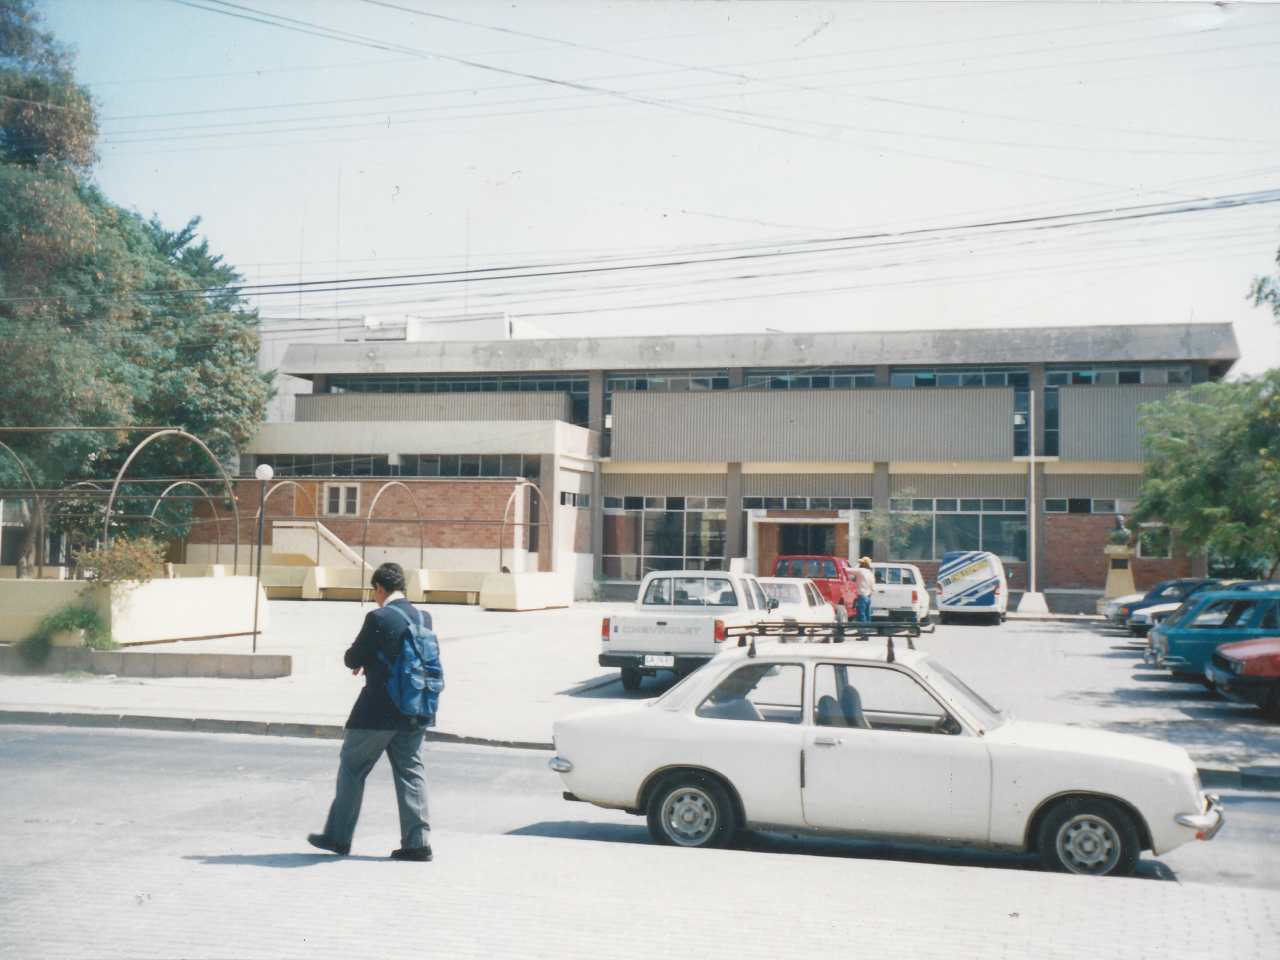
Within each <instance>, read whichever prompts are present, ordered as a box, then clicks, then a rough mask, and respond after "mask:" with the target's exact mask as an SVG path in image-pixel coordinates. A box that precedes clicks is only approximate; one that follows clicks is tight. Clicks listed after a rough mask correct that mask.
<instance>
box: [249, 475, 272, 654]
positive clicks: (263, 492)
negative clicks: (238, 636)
mask: <svg viewBox="0 0 1280 960" xmlns="http://www.w3.org/2000/svg"><path fill="white" fill-rule="evenodd" d="M275 473H276V472H275V471H274V470H273V469H271V464H269V463H260V464H258V469H256V470H254V471H253V475H254V476H255V477H257V478H258V482H259V484H260V486H259V490H258V569H257V573H256V574H255V575H254V584H253V652H254V653H257V652H258V594H260V593H262V527H263V524H265V523H266V522H267V518H266V506H267V481H268V480H270V479H271V478H272V477H274V476H275Z"/></svg>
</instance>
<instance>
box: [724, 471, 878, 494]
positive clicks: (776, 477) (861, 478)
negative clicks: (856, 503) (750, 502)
mask: <svg viewBox="0 0 1280 960" xmlns="http://www.w3.org/2000/svg"><path fill="white" fill-rule="evenodd" d="M742 495H743V496H744V497H869V496H871V474H869V473H744V474H743V475H742Z"/></svg>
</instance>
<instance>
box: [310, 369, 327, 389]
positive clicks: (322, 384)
mask: <svg viewBox="0 0 1280 960" xmlns="http://www.w3.org/2000/svg"><path fill="white" fill-rule="evenodd" d="M311 392H312V393H328V392H329V378H328V376H326V375H325V374H323V373H317V374H316V375H315V376H314V377H312V378H311Z"/></svg>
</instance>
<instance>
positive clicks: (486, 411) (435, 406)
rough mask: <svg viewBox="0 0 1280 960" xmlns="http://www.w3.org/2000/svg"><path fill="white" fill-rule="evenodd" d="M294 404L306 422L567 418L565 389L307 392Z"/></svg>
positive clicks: (299, 419)
mask: <svg viewBox="0 0 1280 960" xmlns="http://www.w3.org/2000/svg"><path fill="white" fill-rule="evenodd" d="M295 402H296V404H297V405H296V407H295V408H294V419H295V420H297V421H299V422H304V423H306V422H309V423H316V422H324V423H341V422H353V421H367V420H381V421H389V420H429V421H448V420H564V421H566V422H568V421H569V419H570V414H569V410H570V407H569V394H567V393H306V394H299V395H298V397H297V399H296V401H295Z"/></svg>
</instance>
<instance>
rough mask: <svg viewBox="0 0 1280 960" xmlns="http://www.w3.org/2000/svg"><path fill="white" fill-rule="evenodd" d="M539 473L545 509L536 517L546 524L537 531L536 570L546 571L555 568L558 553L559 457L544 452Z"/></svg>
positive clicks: (540, 510) (539, 484)
mask: <svg viewBox="0 0 1280 960" xmlns="http://www.w3.org/2000/svg"><path fill="white" fill-rule="evenodd" d="M540 473H541V476H539V477H538V489H539V490H541V491H542V496H543V499H544V500H545V501H546V509H545V510H543V509H541V508H540V509H539V512H538V519H539V520H541V521H542V522H543V523H544V524H546V525H545V526H543V527H542V528H540V530H539V533H538V570H539V571H540V572H548V571H554V570H555V568H556V557H557V556H558V555H559V553H560V551H559V550H558V549H557V547H556V542H555V536H556V528H557V524H556V513H557V512H559V510H560V458H559V457H558V456H556V455H555V454H554V453H552V454H546V453H544V454H543V455H542V466H541V471H540ZM571 547H572V545H571Z"/></svg>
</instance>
